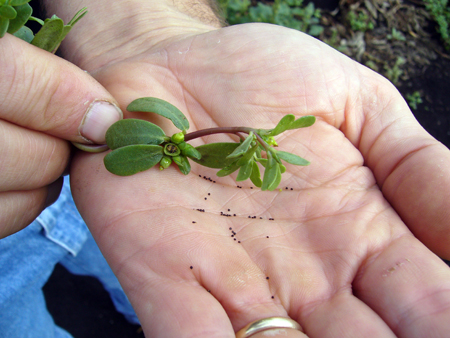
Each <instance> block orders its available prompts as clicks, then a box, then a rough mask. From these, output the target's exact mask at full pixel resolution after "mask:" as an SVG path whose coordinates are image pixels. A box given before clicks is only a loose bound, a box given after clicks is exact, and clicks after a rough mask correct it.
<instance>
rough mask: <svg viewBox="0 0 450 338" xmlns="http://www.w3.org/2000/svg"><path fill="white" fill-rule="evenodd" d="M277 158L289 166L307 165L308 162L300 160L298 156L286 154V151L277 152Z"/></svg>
mask: <svg viewBox="0 0 450 338" xmlns="http://www.w3.org/2000/svg"><path fill="white" fill-rule="evenodd" d="M277 156H278V158H280V159H282V160H283V161H286V162H287V163H290V164H295V165H309V164H310V162H309V161H307V160H305V159H304V158H301V157H300V156H297V155H295V154H291V153H288V152H286V151H280V150H278V151H277Z"/></svg>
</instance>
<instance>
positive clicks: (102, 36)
mask: <svg viewBox="0 0 450 338" xmlns="http://www.w3.org/2000/svg"><path fill="white" fill-rule="evenodd" d="M212 1H213V0H178V1H169V0H130V1H119V2H111V1H106V0H82V1H77V2H74V1H71V0H60V1H52V0H45V1H44V4H45V8H46V9H47V12H48V13H50V14H56V15H58V16H59V17H61V18H62V19H63V20H64V21H65V22H68V21H69V20H70V18H71V17H72V16H73V14H74V13H76V12H77V11H78V10H79V9H81V8H82V7H87V8H88V14H87V15H86V16H85V17H83V19H82V20H81V21H80V22H79V23H78V24H77V25H75V27H74V28H73V30H72V32H71V33H70V34H68V35H67V37H66V39H65V40H64V42H63V44H62V46H61V52H62V54H63V55H64V57H65V58H66V59H67V60H69V61H71V62H72V63H74V64H76V65H78V66H80V67H81V68H83V69H85V70H87V71H90V72H92V71H95V70H97V69H99V68H100V67H102V66H104V65H106V64H110V63H111V62H116V61H120V60H123V59H125V58H127V57H130V56H133V55H137V54H139V53H141V52H144V51H148V50H151V49H152V48H155V47H157V46H162V45H164V43H167V42H169V41H173V40H176V39H181V38H182V37H184V36H188V35H195V34H201V33H204V32H208V31H211V30H214V29H218V28H220V26H221V21H220V19H219V16H218V15H216V12H215V10H214V8H213V7H211V6H210V5H209V3H210V2H212Z"/></svg>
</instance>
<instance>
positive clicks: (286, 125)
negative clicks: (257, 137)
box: [269, 114, 295, 136]
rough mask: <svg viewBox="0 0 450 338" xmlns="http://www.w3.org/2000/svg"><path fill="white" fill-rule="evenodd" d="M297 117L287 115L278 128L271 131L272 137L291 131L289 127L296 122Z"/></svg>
mask: <svg viewBox="0 0 450 338" xmlns="http://www.w3.org/2000/svg"><path fill="white" fill-rule="evenodd" d="M294 120H295V116H294V115H292V114H289V115H285V116H283V118H282V119H281V120H280V122H278V124H277V126H276V127H275V128H273V129H272V130H271V132H270V133H269V135H270V136H277V135H279V134H281V133H282V132H284V131H286V130H288V129H289V126H290V125H291V123H292V122H294Z"/></svg>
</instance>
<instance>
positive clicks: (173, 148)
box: [164, 143, 181, 156]
mask: <svg viewBox="0 0 450 338" xmlns="http://www.w3.org/2000/svg"><path fill="white" fill-rule="evenodd" d="M180 153H181V151H180V148H178V147H177V145H176V144H173V143H167V144H166V145H165V146H164V154H166V155H167V156H178V155H180Z"/></svg>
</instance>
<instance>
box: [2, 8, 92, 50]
mask: <svg viewBox="0 0 450 338" xmlns="http://www.w3.org/2000/svg"><path fill="white" fill-rule="evenodd" d="M29 2H30V0H0V38H1V37H3V36H4V35H5V34H6V33H10V34H12V35H15V36H16V37H18V38H20V39H22V40H24V41H26V42H29V43H31V44H32V45H34V46H36V47H39V48H41V49H44V50H46V51H48V52H50V53H54V52H55V51H56V50H57V49H58V47H59V45H60V44H61V41H62V40H64V38H65V37H66V35H67V33H69V31H70V30H71V29H72V27H73V26H74V25H75V24H76V23H77V22H78V20H80V19H81V18H82V17H83V16H84V15H85V14H86V13H87V9H86V8H82V9H81V10H80V11H78V12H77V13H76V14H75V15H74V17H73V18H72V20H70V21H69V23H67V24H64V22H63V20H62V19H60V18H58V17H57V16H56V15H53V16H52V17H51V18H49V19H45V21H42V20H41V19H38V18H35V17H34V16H32V15H31V14H32V13H33V9H32V8H31V6H30V5H29V4H28V3H29ZM28 21H36V22H38V23H39V24H41V25H42V27H41V29H40V30H39V31H38V32H37V33H36V35H34V34H33V31H32V30H31V29H30V28H28V27H27V26H25V24H26V23H27V22H28Z"/></svg>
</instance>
